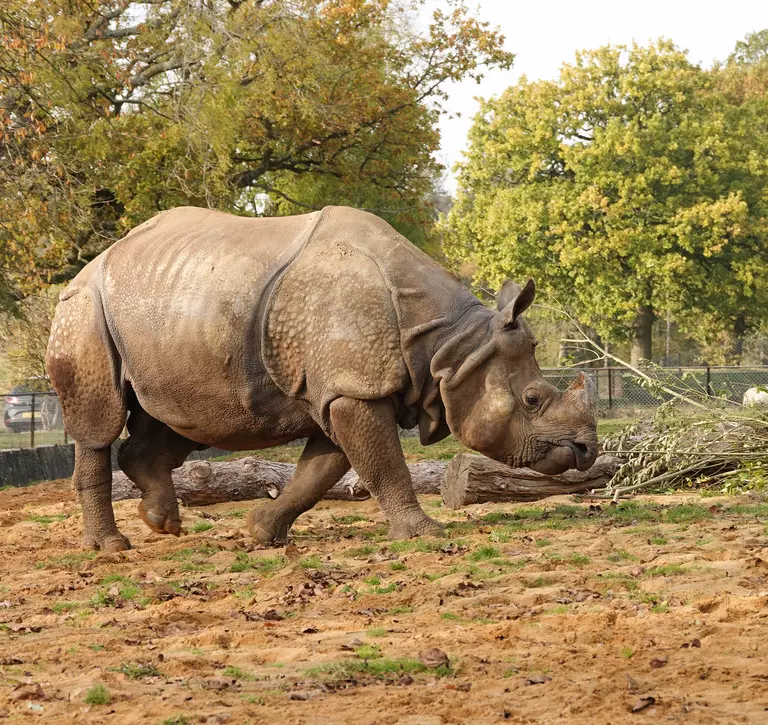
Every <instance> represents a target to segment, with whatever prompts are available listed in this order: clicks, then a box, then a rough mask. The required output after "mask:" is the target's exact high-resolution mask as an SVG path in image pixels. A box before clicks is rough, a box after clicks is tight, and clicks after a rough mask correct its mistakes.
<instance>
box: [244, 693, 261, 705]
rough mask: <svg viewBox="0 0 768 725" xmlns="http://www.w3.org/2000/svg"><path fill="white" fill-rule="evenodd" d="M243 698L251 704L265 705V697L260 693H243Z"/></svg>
mask: <svg viewBox="0 0 768 725" xmlns="http://www.w3.org/2000/svg"><path fill="white" fill-rule="evenodd" d="M242 698H243V700H245V702H247V703H248V704H249V705H264V704H265V700H264V698H263V697H259V696H258V695H243V696H242Z"/></svg>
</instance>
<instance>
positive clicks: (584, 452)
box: [573, 441, 591, 458]
mask: <svg viewBox="0 0 768 725" xmlns="http://www.w3.org/2000/svg"><path fill="white" fill-rule="evenodd" d="M573 449H574V452H575V453H576V455H577V456H578V457H579V458H589V456H590V455H591V451H590V447H589V446H588V445H587V444H586V443H579V442H578V441H573Z"/></svg>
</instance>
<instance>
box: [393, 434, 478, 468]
mask: <svg viewBox="0 0 768 725" xmlns="http://www.w3.org/2000/svg"><path fill="white" fill-rule="evenodd" d="M400 443H401V444H402V446H403V455H404V456H405V460H406V462H408V463H416V462H418V461H450V460H451V458H453V457H454V456H455V455H456V454H457V453H469V452H470V450H469V448H467V447H466V446H463V445H462V444H461V443H459V442H458V441H457V440H456V439H455V438H454V437H453V436H448V437H447V438H445V439H443V440H441V441H440V442H439V443H433V444H432V445H431V446H428V447H427V446H422V445H421V443H420V441H419V439H418V438H410V437H409V438H401V439H400Z"/></svg>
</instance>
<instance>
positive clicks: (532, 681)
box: [525, 675, 552, 685]
mask: <svg viewBox="0 0 768 725" xmlns="http://www.w3.org/2000/svg"><path fill="white" fill-rule="evenodd" d="M551 680H552V678H551V677H549V676H547V675H533V676H532V677H529V678H528V679H527V680H526V681H525V684H526V685H546V684H547V682H550V681H551Z"/></svg>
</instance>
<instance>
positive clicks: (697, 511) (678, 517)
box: [664, 503, 713, 524]
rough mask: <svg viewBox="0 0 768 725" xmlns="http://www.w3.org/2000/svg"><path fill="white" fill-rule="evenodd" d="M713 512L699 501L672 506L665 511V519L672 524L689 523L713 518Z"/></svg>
mask: <svg viewBox="0 0 768 725" xmlns="http://www.w3.org/2000/svg"><path fill="white" fill-rule="evenodd" d="M712 516H713V513H712V512H711V511H710V510H709V507H707V506H702V505H701V504H697V503H690V504H680V505H679V506H671V507H670V508H668V509H667V510H666V511H665V512H664V520H665V521H666V522H667V523H670V524H687V523H691V522H693V521H704V520H705V519H711V518H712Z"/></svg>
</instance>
